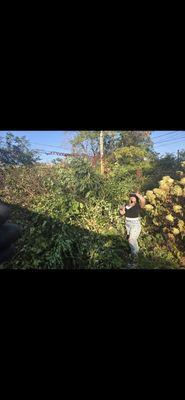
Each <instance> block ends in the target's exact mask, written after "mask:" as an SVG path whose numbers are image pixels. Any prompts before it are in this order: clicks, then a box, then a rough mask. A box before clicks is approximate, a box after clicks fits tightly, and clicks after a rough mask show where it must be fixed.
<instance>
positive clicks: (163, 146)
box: [0, 131, 185, 162]
mask: <svg viewBox="0 0 185 400" xmlns="http://www.w3.org/2000/svg"><path fill="white" fill-rule="evenodd" d="M12 133H13V134H15V135H17V136H26V138H27V139H29V140H30V144H31V148H34V149H43V150H45V151H61V152H67V153H68V152H71V144H70V142H69V140H70V139H71V138H72V137H73V136H74V135H75V134H76V132H63V131H34V132H28V131H25V132H22V131H12ZM5 134H6V132H5V131H0V136H1V137H3V136H4V135H5ZM152 140H153V141H154V143H156V145H154V149H155V150H156V151H157V152H159V153H160V154H161V155H162V154H165V153H167V152H169V153H177V150H178V149H179V150H182V149H185V131H153V132H152ZM165 141H167V142H166V143H165ZM157 142H160V143H157ZM162 142H164V143H162ZM175 142H176V143H175ZM37 143H39V144H37ZM47 145H53V146H61V147H60V148H52V147H49V146H47ZM41 157H42V161H45V162H46V161H47V162H51V161H52V159H53V158H56V157H57V156H47V155H44V154H42V156H41Z"/></svg>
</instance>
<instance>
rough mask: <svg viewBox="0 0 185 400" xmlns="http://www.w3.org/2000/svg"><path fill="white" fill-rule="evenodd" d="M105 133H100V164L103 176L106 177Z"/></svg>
mask: <svg viewBox="0 0 185 400" xmlns="http://www.w3.org/2000/svg"><path fill="white" fill-rule="evenodd" d="M103 156H104V152H103V131H100V163H101V174H102V175H104V160H103Z"/></svg>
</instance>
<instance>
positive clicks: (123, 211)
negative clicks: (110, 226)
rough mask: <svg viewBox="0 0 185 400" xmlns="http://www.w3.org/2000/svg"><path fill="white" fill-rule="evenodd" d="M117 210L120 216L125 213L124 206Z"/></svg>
mask: <svg viewBox="0 0 185 400" xmlns="http://www.w3.org/2000/svg"><path fill="white" fill-rule="evenodd" d="M119 212H120V214H121V215H122V216H123V215H125V206H122V207H120V209H119Z"/></svg>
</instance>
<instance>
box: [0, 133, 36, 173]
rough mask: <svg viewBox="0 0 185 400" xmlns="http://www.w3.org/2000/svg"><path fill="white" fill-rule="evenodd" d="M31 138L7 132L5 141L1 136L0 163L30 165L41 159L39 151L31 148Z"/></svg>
mask: <svg viewBox="0 0 185 400" xmlns="http://www.w3.org/2000/svg"><path fill="white" fill-rule="evenodd" d="M29 147H30V143H29V140H27V139H26V137H25V136H23V137H21V138H20V137H18V136H15V135H13V134H12V133H7V134H6V137H5V143H4V142H3V139H2V138H0V163H2V164H10V165H30V164H34V163H36V162H37V161H39V159H40V158H39V156H38V152H37V151H36V150H30V148H29Z"/></svg>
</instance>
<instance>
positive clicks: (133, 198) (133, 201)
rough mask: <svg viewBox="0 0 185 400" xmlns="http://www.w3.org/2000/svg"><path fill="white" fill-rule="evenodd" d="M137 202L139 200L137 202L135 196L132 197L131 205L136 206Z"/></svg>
mask: <svg viewBox="0 0 185 400" xmlns="http://www.w3.org/2000/svg"><path fill="white" fill-rule="evenodd" d="M136 201H137V200H136V198H135V197H134V196H133V197H132V196H131V197H130V203H134V204H136Z"/></svg>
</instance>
